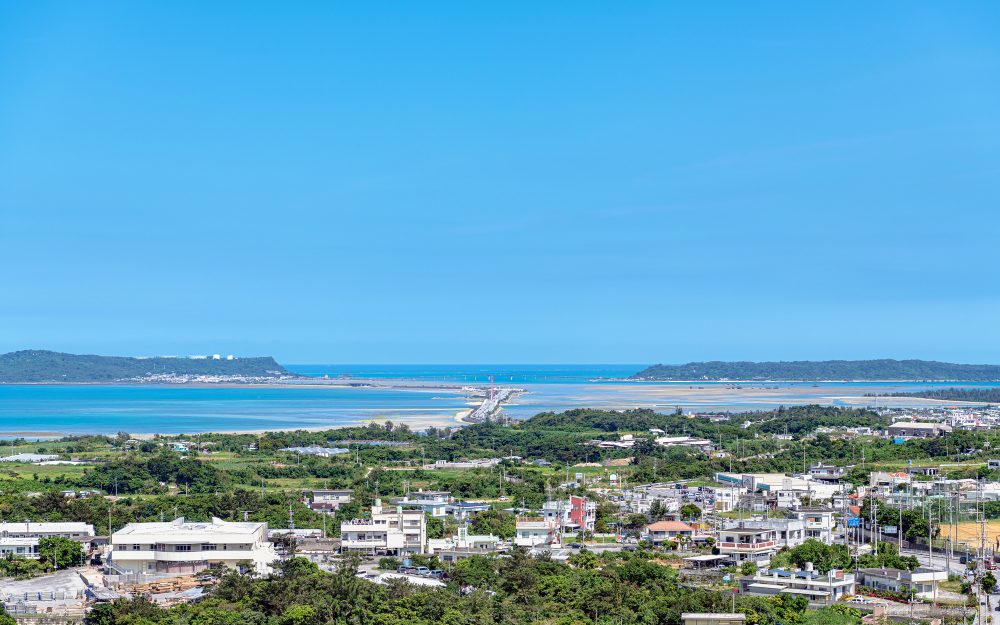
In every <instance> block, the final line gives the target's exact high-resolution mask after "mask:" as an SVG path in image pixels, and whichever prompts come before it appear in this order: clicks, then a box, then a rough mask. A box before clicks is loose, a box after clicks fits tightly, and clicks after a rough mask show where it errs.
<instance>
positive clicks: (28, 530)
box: [0, 521, 94, 543]
mask: <svg viewBox="0 0 1000 625" xmlns="http://www.w3.org/2000/svg"><path fill="white" fill-rule="evenodd" d="M50 536H61V537H63V538H72V539H73V540H76V541H79V542H81V543H84V542H85V543H89V542H90V541H92V540H93V539H94V526H93V525H91V524H90V523H77V522H65V523H62V522H60V523H33V522H31V521H25V522H24V523H0V538H48V537H50Z"/></svg>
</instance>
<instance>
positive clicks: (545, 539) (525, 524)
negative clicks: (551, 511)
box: [514, 518, 559, 547]
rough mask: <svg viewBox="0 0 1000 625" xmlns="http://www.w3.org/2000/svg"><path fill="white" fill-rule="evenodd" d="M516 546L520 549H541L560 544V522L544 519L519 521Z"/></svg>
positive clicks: (515, 540)
mask: <svg viewBox="0 0 1000 625" xmlns="http://www.w3.org/2000/svg"><path fill="white" fill-rule="evenodd" d="M515 527H516V531H517V533H516V534H515V536H514V544H515V545H517V546H518V547H541V546H543V545H551V544H552V543H557V542H559V522H558V521H546V520H545V519H542V518H534V519H518V520H517V524H516V526H515Z"/></svg>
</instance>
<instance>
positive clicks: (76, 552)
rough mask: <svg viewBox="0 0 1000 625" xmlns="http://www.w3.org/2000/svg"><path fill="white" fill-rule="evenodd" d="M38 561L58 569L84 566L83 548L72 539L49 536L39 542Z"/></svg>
mask: <svg viewBox="0 0 1000 625" xmlns="http://www.w3.org/2000/svg"><path fill="white" fill-rule="evenodd" d="M38 559H39V560H40V561H41V562H42V563H43V564H47V565H52V566H54V567H55V568H56V569H65V568H69V567H71V566H80V565H81V564H83V547H82V546H81V545H80V543H78V542H76V541H75V540H73V539H71V538H65V537H63V536H48V537H46V538H41V539H39V541H38Z"/></svg>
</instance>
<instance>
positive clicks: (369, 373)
mask: <svg viewBox="0 0 1000 625" xmlns="http://www.w3.org/2000/svg"><path fill="white" fill-rule="evenodd" d="M288 368H289V370H291V371H294V372H296V373H299V374H302V375H309V376H317V377H322V376H324V375H329V376H331V377H335V376H343V375H351V376H354V377H379V378H402V379H419V380H425V381H430V380H439V381H446V382H460V383H463V384H464V383H468V384H474V383H478V384H485V383H487V382H488V381H489V376H490V375H493V376H494V379H495V382H496V383H497V384H498V385H514V386H518V387H521V388H524V389H526V390H527V391H528V392H527V393H526V394H525V395H523V396H521V397H520V398H518V400H517V401H516V403H514V404H511V405H509V406H507V407H506V408H505V410H506V411H507V412H508V414H510V415H511V416H513V417H515V418H526V417H530V416H532V415H534V414H537V413H538V412H542V411H558V410H566V409H569V408H577V407H595V408H634V407H646V408H655V409H659V410H673V409H674V408H675V407H678V406H680V407H683V408H684V409H686V410H764V409H769V408H774V407H777V406H779V405H793V404H801V403H825V404H833V405H857V404H858V402H859V401H860V402H861V405H864V404H865V403H868V402H867V401H866V400H863V399H862V400H859V399H858V397H859V396H861V395H864V394H865V393H866V392H888V391H890V390H918V389H922V388H928V387H949V386H956V385H957V384H955V383H941V384H927V383H895V382H886V383H872V382H865V383H851V382H844V383H823V384H822V385H821V386H819V387H817V386H816V385H814V384H812V383H788V382H782V383H780V384H744V385H741V387H742V388H740V389H736V388H733V387H734V385H733V384H732V383H728V382H703V383H698V384H696V385H692V384H691V383H690V382H668V383H650V382H642V383H623V382H620V381H615V379H620V378H624V377H627V376H628V375H631V374H633V373H635V372H636V371H639V370H640V369H642V368H643V367H642V365H290V366H288ZM961 386H996V384H992V385H991V384H975V383H968V384H961ZM886 401H887V400H880V403H883V404H884V403H885V402H886ZM894 403H895V404H896V405H907V404H908V403H912V402H908V400H898V401H895V402H894ZM466 407H467V406H466V404H465V402H464V400H463V398H462V397H461V396H460V395H458V394H456V393H453V392H447V391H441V390H428V391H419V390H391V389H373V388H316V387H303V388H242V387H235V388H215V387H208V388H194V387H172V386H76V385H65V386H59V385H0V436H2V435H3V434H4V433H6V434H8V435H9V434H11V433H15V432H35V433H40V432H51V433H60V434H63V433H68V434H83V433H105V434H113V433H115V432H119V431H127V432H131V433H142V432H159V433H164V434H180V433H195V432H209V431H226V430H261V429H272V430H273V429H294V428H300V427H327V426H329V427H333V426H342V425H351V424H358V423H364V422H365V421H367V420H370V419H375V418H378V419H385V418H388V419H392V420H393V421H406V422H410V423H411V424H413V425H414V426H415V427H422V423H421V422H422V421H423V422H424V424H426V420H427V419H434V418H437V419H439V420H446V419H450V418H451V417H452V416H453V415H454V414H455V413H456V412H458V411H460V410H463V409H465V408H466Z"/></svg>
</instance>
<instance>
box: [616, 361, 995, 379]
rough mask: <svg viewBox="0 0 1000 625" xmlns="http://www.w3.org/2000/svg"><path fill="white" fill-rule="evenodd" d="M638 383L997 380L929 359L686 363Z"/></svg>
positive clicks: (983, 371) (990, 372) (980, 369)
mask: <svg viewBox="0 0 1000 625" xmlns="http://www.w3.org/2000/svg"><path fill="white" fill-rule="evenodd" d="M632 377H633V378H635V379H639V380H679V381H687V380H747V381H751V380H756V381H772V380H784V381H807V382H818V381H823V380H911V381H921V380H967V381H976V382H978V381H998V380H1000V366H998V365H959V364H953V363H949V362H937V361H933V360H891V359H879V360H818V361H812V360H793V361H784V362H746V361H743V362H724V361H711V362H689V363H687V364H684V365H653V366H651V367H647V368H645V369H643V370H642V371H640V372H638V373H636V374H635V375H633V376H632Z"/></svg>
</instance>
